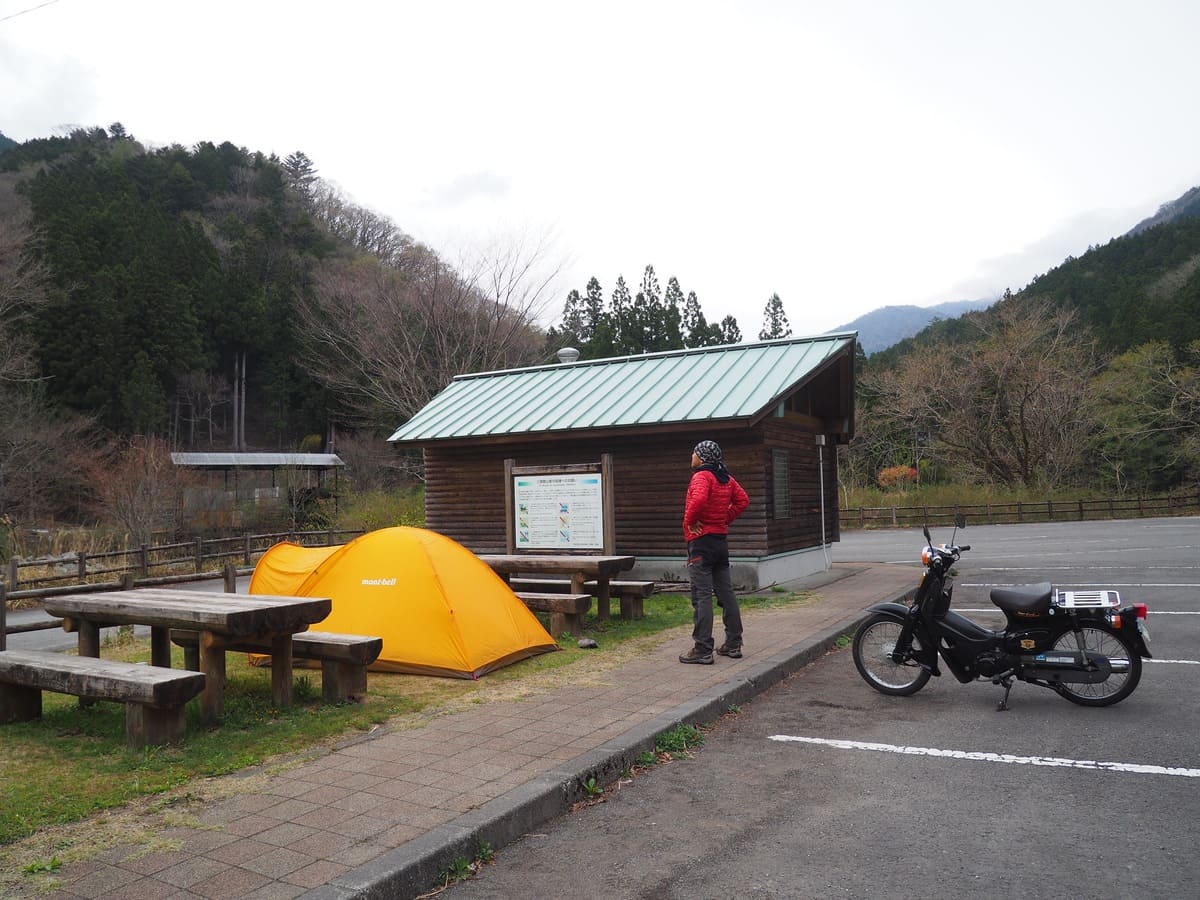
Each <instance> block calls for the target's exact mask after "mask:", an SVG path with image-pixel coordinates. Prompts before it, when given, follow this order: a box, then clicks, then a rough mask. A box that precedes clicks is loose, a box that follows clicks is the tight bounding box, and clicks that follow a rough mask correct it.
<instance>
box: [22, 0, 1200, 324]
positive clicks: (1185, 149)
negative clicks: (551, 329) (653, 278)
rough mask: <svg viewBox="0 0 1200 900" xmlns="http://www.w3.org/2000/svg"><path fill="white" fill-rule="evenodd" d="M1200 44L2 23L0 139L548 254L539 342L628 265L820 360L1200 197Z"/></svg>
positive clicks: (1190, 6)
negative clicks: (109, 134) (899, 314)
mask: <svg viewBox="0 0 1200 900" xmlns="http://www.w3.org/2000/svg"><path fill="white" fill-rule="evenodd" d="M26 10H30V11H28V12H26ZM1198 35H1200V3H1197V2H1195V0H1179V2H1170V0H1137V2H1130V0H1086V2H1085V0H1078V2H1055V0H1036V2H1026V0H1009V2H1005V3H996V2H986V3H985V2H982V0H978V2H974V0H944V2H943V0H904V2H883V0H876V2H861V0H825V2H807V0H803V2H790V3H789V2H765V0H763V2H744V3H733V2H728V3H706V2H696V0H689V2H684V3H667V2H655V0H640V2H635V3H624V2H614V0H609V2H605V3H594V4H586V5H585V4H582V3H573V2H570V0H552V2H544V3H543V2H532V0H503V2H498V0H488V2H453V0H442V2H428V0H424V2H420V3H412V2H388V3H385V2H363V0H338V2H329V0H326V2H322V3H315V2H303V0H287V2H283V0H237V2H232V0H206V2H192V3H182V2H175V0H50V2H48V3H47V2H45V0H0V132H3V133H4V134H6V135H8V136H9V137H11V138H13V139H14V140H18V141H23V140H27V139H29V138H35V137H48V136H51V135H54V134H60V133H62V129H63V127H64V126H72V125H84V126H96V125H99V126H105V127H106V126H108V125H109V124H110V123H112V122H115V121H120V122H122V123H123V124H124V125H125V127H126V128H127V129H128V130H129V131H130V132H131V133H132V134H133V135H134V136H135V137H136V138H138V139H139V140H140V141H142V142H143V143H145V144H147V145H148V146H162V145H167V144H173V143H179V144H183V145H185V146H192V145H194V144H195V143H197V142H199V141H213V142H215V143H220V142H222V141H231V142H233V143H234V144H237V145H239V146H243V147H246V148H247V149H249V150H261V151H263V152H267V153H276V154H278V155H279V156H281V157H283V156H286V155H287V154H289V153H291V152H292V151H295V150H302V151H304V152H305V153H306V154H308V156H309V157H311V158H312V160H313V161H314V162H315V163H316V166H317V169H318V171H319V174H320V175H321V176H322V177H324V178H326V179H328V180H330V181H333V182H335V183H336V184H338V185H339V186H340V187H341V188H342V189H343V190H344V191H345V192H346V193H347V194H348V195H349V196H350V197H351V198H352V199H353V200H355V201H356V202H357V203H359V204H360V205H362V206H366V207H369V208H371V209H373V210H375V211H377V212H380V213H383V214H384V215H387V216H388V217H390V218H391V219H392V220H394V221H395V222H396V223H397V224H398V225H399V226H400V227H401V228H403V229H404V230H405V231H407V232H408V233H410V234H412V235H413V236H414V237H416V238H417V239H419V240H422V241H424V242H425V243H428V244H430V245H432V246H434V247H436V248H439V249H441V250H443V251H444V252H446V253H447V255H448V256H450V257H451V258H454V257H455V256H456V255H457V254H458V253H459V252H460V251H463V250H464V249H469V248H470V247H472V246H475V245H479V244H483V243H486V242H488V241H491V240H494V239H496V238H497V237H498V236H499V237H501V238H503V237H505V236H511V235H517V234H533V235H540V234H550V235H552V237H553V240H554V248H555V250H554V254H555V257H556V258H557V259H560V260H562V261H563V262H564V268H563V274H562V276H561V279H560V283H559V290H558V292H557V294H556V299H555V302H554V308H553V309H552V310H551V311H550V315H549V319H551V320H553V319H556V318H557V313H558V312H559V311H561V303H560V301H559V299H558V298H561V297H563V296H565V295H566V292H567V291H568V290H570V289H571V288H573V287H575V288H578V289H580V290H581V291H582V290H583V288H584V286H585V284H586V282H587V279H588V278H589V277H590V276H593V275H594V276H596V277H597V278H598V279H599V280H600V283H601V284H602V285H603V287H604V291H605V295H606V296H607V295H608V294H610V293H611V291H612V288H613V285H614V283H615V282H616V279H617V276H618V275H624V277H625V280H626V282H627V283H628V284H629V285H630V286H631V288H632V289H634V290H636V286H637V284H638V283H639V282H640V280H641V275H642V270H643V269H644V268H645V266H646V264H647V263H650V264H653V265H654V267H655V270H656V271H657V273H658V275H659V279H660V281H661V283H662V285H663V286H664V287H665V286H666V281H667V279H668V278H669V277H670V276H672V275H674V276H676V277H677V278H678V279H679V282H680V284H681V286H682V287H683V290H684V291H685V292H688V291H695V292H696V294H697V295H698V296H699V298H700V301H701V304H702V306H703V308H704V310H705V313H706V314H707V315H708V317H709V318H710V319H716V320H719V319H721V318H723V317H724V316H725V315H727V314H733V315H734V316H736V317H737V319H738V322H739V324H740V326H741V330H742V333H743V335H744V336H746V337H748V338H753V337H756V336H757V333H758V330H759V327H760V326H761V322H762V311H763V307H764V306H765V305H766V301H767V299H768V298H769V297H770V295H771V294H772V293H778V294H779V295H780V297H781V298H782V299H783V303H784V308H785V310H786V311H787V314H788V317H789V319H790V321H791V324H792V327H793V330H794V331H795V332H796V333H797V334H815V333H820V332H822V331H826V330H829V329H833V328H836V327H838V326H840V325H842V324H844V323H846V322H848V321H850V320H851V319H853V318H855V317H856V316H858V315H860V314H862V313H864V312H867V311H870V310H872V309H875V308H878V307H880V306H885V305H889V304H900V303H914V304H917V305H922V306H926V305H930V304H933V303H937V302H941V301H944V300H958V299H975V298H981V297H987V296H994V295H998V294H1000V293H1001V292H1003V290H1004V289H1005V288H1006V287H1011V288H1012V289H1013V290H1018V289H1020V288H1021V287H1024V286H1025V285H1026V284H1027V283H1028V282H1029V280H1030V279H1031V278H1033V277H1034V276H1035V275H1037V274H1039V273H1040V272H1043V271H1045V270H1046V269H1048V268H1050V267H1052V266H1054V265H1056V264H1058V263H1060V262H1061V261H1062V260H1063V259H1064V258H1065V257H1066V256H1067V255H1069V254H1070V255H1079V254H1081V253H1083V252H1084V251H1085V250H1086V249H1087V247H1088V246H1089V245H1090V244H1099V243H1104V242H1106V241H1107V240H1108V239H1109V238H1111V237H1114V236H1116V235H1118V234H1121V233H1123V232H1124V231H1126V230H1128V229H1129V228H1130V227H1131V226H1133V225H1134V224H1136V223H1137V222H1138V221H1140V220H1141V219H1143V218H1145V217H1146V216H1148V215H1151V214H1152V213H1153V212H1154V211H1155V210H1156V209H1157V207H1158V206H1159V205H1160V204H1161V203H1164V202H1166V201H1169V200H1172V199H1174V198H1176V197H1178V196H1179V195H1180V194H1182V193H1183V192H1184V191H1186V190H1187V189H1188V188H1190V187H1193V186H1196V185H1200V152H1198V150H1200V116H1197V115H1196V101H1197V96H1198V95H1200V52H1197V50H1196V38H1197V36H1198Z"/></svg>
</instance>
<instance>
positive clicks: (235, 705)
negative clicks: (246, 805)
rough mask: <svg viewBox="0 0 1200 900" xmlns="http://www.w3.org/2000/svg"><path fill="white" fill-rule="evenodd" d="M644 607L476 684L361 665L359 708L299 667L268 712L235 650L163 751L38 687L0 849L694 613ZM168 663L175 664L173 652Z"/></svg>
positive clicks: (679, 622)
mask: <svg viewBox="0 0 1200 900" xmlns="http://www.w3.org/2000/svg"><path fill="white" fill-rule="evenodd" d="M805 602H811V599H810V597H809V596H808V595H805V594H794V593H787V594H779V593H774V592H771V593H768V594H763V595H754V596H749V597H745V598H742V601H741V603H742V607H743V609H747V610H749V609H755V608H760V607H773V606H779V605H783V604H785V603H805ZM614 605H615V604H614ZM644 608H645V618H643V619H637V620H633V621H625V620H623V619H620V618H613V619H610V620H609V621H607V622H603V623H602V622H599V621H597V619H596V616H595V612H594V611H593V612H592V613H591V614H590V615H589V616H588V617H587V618H586V619H585V625H584V633H585V635H586V636H588V637H592V638H594V639H595V640H596V642H597V643H598V644H599V645H600V648H601V652H600V653H597V652H596V651H595V650H586V649H580V648H579V647H578V646H577V644H576V639H575V638H573V637H571V636H570V635H564V637H563V638H562V639H561V640H560V642H559V645H560V647H561V648H562V652H559V653H548V654H543V655H541V656H536V657H534V658H532V659H528V660H523V661H521V662H518V663H515V664H513V665H511V666H507V667H505V668H503V669H500V670H498V671H496V672H492V673H490V674H488V675H486V676H485V677H484V678H482V679H480V680H479V681H469V680H466V679H454V678H434V677H429V676H418V675H399V674H395V673H387V672H371V673H370V674H369V676H368V690H367V700H366V702H365V703H362V704H342V705H327V704H324V703H322V702H321V671H320V669H319V668H313V669H299V668H298V669H297V671H296V681H295V684H296V689H295V692H294V695H295V705H294V706H293V707H292V708H291V709H287V710H281V709H276V708H274V707H273V705H272V703H271V674H270V670H269V669H265V668H253V667H251V666H250V665H248V663H247V662H246V657H245V655H243V654H240V653H230V654H227V656H226V677H227V685H226V690H225V699H224V709H225V718H224V721H223V722H222V723H221V725H219V726H215V727H204V726H202V725H201V724H200V722H199V705H198V702H197V701H194V700H193V701H192V702H190V703H189V704H188V709H187V716H188V729H187V733H186V736H185V738H184V740H183V742H182V743H181V744H179V745H177V746H171V747H154V748H146V749H144V750H137V751H134V750H129V749H128V748H126V746H125V708H124V706H123V705H122V704H117V703H103V702H102V703H97V704H95V705H93V706H90V707H86V708H81V707H80V706H79V704H78V701H77V699H76V698H75V697H73V696H68V695H65V694H55V693H51V692H43V695H42V696H43V700H42V704H43V707H42V708H43V715H42V718H41V719H40V720H36V721H32V722H20V723H12V724H8V725H4V726H2V727H3V737H4V739H3V741H0V845H3V844H10V843H12V842H14V841H17V840H20V839H21V838H24V837H26V836H28V835H31V834H33V833H34V832H36V831H38V830H39V829H44V828H47V827H50V826H55V825H62V824H66V823H69V822H74V821H78V820H80V819H84V818H86V817H88V816H89V815H92V814H93V813H96V812H98V811H103V810H109V809H114V808H116V807H121V806H123V805H125V804H128V803H130V802H132V801H134V800H136V799H137V798H142V797H148V796H153V795H157V794H162V793H164V792H167V791H172V790H173V789H178V788H180V787H181V786H183V785H186V784H187V783H188V782H190V781H192V780H195V779H205V778H211V777H214V776H220V775H226V774H229V773H232V772H237V771H239V770H243V769H246V768H247V767H250V766H254V765H258V764H260V763H263V762H265V761H268V760H271V759H272V758H274V757H279V756H283V755H286V754H291V753H295V752H298V751H301V750H304V749H306V748H309V747H313V746H315V745H319V744H321V743H322V742H325V741H331V740H335V739H338V738H343V737H345V736H348V735H353V734H355V733H363V732H366V731H369V730H371V729H372V728H374V727H376V726H378V725H381V724H383V723H389V724H391V725H393V726H395V727H418V726H419V725H420V724H421V722H423V721H424V720H425V719H426V718H427V717H430V716H433V715H436V714H439V713H441V712H444V711H452V710H453V709H455V708H457V707H461V705H463V704H475V703H487V702H491V701H493V700H501V699H511V698H514V697H520V696H524V695H526V694H532V693H535V692H536V691H538V690H542V689H546V688H551V687H554V686H557V685H559V684H562V683H564V682H565V681H569V680H572V679H574V678H586V677H590V676H591V675H592V674H593V673H594V672H597V671H601V670H603V669H604V668H607V667H610V666H612V665H615V664H619V662H620V660H621V659H622V658H626V657H627V656H629V655H633V654H635V653H637V652H640V651H643V650H644V649H645V648H646V646H647V641H652V640H654V639H655V638H663V637H665V633H666V632H669V631H670V630H671V629H673V628H676V627H678V626H683V625H690V624H691V621H692V606H691V602H690V600H689V599H688V598H687V597H685V596H683V595H680V594H656V595H654V596H652V597H648V598H647V599H646V600H645V604H644ZM102 655H103V656H104V657H105V658H108V659H122V660H126V661H134V662H148V661H149V657H150V652H149V642H148V640H147V639H144V638H134V637H132V636H130V635H128V634H126V635H122V636H121V637H120V638H119V639H117V640H114V641H109V642H106V644H105V646H104V648H103V652H102ZM172 664H173V665H174V667H176V668H182V667H183V655H182V651H181V650H179V649H178V648H175V649H174V656H173V662H172ZM25 862H26V863H28V862H30V860H28V859H26V860H25Z"/></svg>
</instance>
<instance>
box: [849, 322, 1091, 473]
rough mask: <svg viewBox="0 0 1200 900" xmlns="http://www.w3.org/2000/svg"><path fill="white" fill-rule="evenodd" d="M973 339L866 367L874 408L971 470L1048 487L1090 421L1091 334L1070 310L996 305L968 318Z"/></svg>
mask: <svg viewBox="0 0 1200 900" xmlns="http://www.w3.org/2000/svg"><path fill="white" fill-rule="evenodd" d="M970 321H971V322H972V323H973V324H974V325H975V326H976V327H977V328H978V329H979V330H980V334H979V339H978V340H977V341H969V342H960V343H953V344H952V343H934V344H931V345H927V346H923V347H920V348H917V349H915V350H914V351H913V352H911V353H910V354H909V355H908V356H907V357H906V358H905V359H904V361H903V362H902V363H901V364H900V366H899V367H898V369H897V370H895V371H889V372H882V373H880V372H875V373H868V376H867V380H869V386H870V388H871V389H872V390H875V391H877V392H878V395H879V403H878V407H877V410H876V413H877V415H879V416H881V417H882V418H883V419H885V420H887V421H888V422H889V423H890V424H892V425H893V426H895V427H897V428H899V429H902V430H904V431H906V432H909V433H928V434H932V435H934V436H935V440H936V444H937V446H938V448H939V449H940V450H941V451H942V452H943V454H944V455H945V456H946V458H947V460H948V461H951V462H953V463H954V464H955V465H956V466H957V467H958V468H959V469H961V470H962V471H963V472H964V473H966V474H968V475H973V476H976V477H979V478H981V479H983V480H986V481H992V482H998V483H1002V484H1005V485H1007V486H1009V487H1018V486H1024V487H1048V486H1054V485H1057V484H1061V483H1063V481H1064V480H1065V479H1066V478H1067V477H1069V476H1070V475H1071V474H1073V473H1074V471H1075V470H1076V469H1077V466H1078V464H1079V462H1080V460H1081V459H1082V458H1083V455H1084V452H1085V450H1086V447H1087V434H1088V432H1089V430H1090V429H1091V428H1092V426H1093V421H1092V417H1091V404H1090V400H1089V391H1088V382H1089V379H1090V378H1091V376H1092V375H1093V374H1094V371H1095V358H1094V351H1093V346H1092V342H1091V341H1090V339H1089V338H1088V337H1087V335H1086V332H1085V331H1084V330H1083V328H1082V326H1080V325H1078V324H1077V322H1076V316H1075V313H1074V312H1073V311H1070V310H1063V309H1056V308H1053V307H1051V306H1049V305H1047V304H1033V305H1031V304H1029V303H1024V304H1016V303H1012V302H1009V303H1003V304H1001V305H1000V306H998V307H997V308H996V310H995V312H994V315H990V316H978V317H975V318H972V319H971V320H970Z"/></svg>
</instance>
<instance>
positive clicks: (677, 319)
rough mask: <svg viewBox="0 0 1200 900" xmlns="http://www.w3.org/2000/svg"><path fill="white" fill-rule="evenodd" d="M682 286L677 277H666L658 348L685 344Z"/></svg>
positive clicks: (663, 348) (677, 346)
mask: <svg viewBox="0 0 1200 900" xmlns="http://www.w3.org/2000/svg"><path fill="white" fill-rule="evenodd" d="M683 304H684V299H683V288H681V287H680V286H679V279H677V278H676V277H675V276H674V275H672V276H671V277H670V278H669V279H667V290H666V293H664V294H663V300H662V334H663V340H662V343H661V346H660V348H659V349H662V350H678V349H680V348H682V347H685V346H687V345H686V343H685V342H684V339H683Z"/></svg>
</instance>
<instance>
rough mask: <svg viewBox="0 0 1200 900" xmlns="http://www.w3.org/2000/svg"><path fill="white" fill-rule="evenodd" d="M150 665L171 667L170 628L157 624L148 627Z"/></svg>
mask: <svg viewBox="0 0 1200 900" xmlns="http://www.w3.org/2000/svg"><path fill="white" fill-rule="evenodd" d="M150 665H152V666H161V667H162V668H164V669H169V668H171V629H170V628H160V627H158V626H155V627H152V628H151V629H150Z"/></svg>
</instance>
